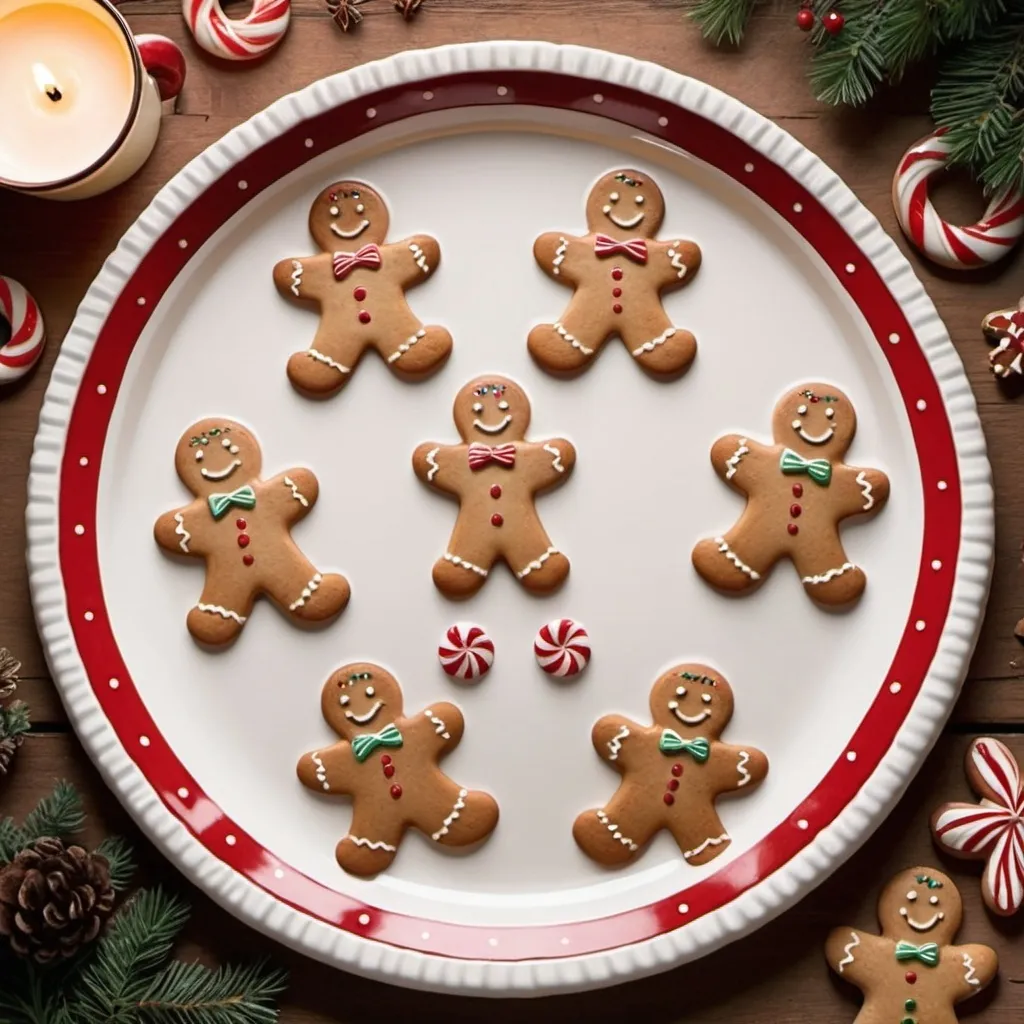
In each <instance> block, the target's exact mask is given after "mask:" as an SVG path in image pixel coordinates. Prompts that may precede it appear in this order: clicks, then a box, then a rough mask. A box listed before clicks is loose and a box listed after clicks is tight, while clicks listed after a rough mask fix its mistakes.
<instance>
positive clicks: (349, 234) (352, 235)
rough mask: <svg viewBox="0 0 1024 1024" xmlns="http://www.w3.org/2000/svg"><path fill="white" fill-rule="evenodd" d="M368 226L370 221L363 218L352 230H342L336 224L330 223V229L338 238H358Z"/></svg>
mask: <svg viewBox="0 0 1024 1024" xmlns="http://www.w3.org/2000/svg"><path fill="white" fill-rule="evenodd" d="M369 226H370V222H369V221H368V220H364V221H363V222H362V224H360V225H359V227H357V228H356V229H355V230H353V231H342V230H341V228H339V227H338V225H337V224H331V230H332V231H333V232H334V233H335V234H336V235H337V236H338V237H339V238H358V237H359V236H360V235H361V234H362V233H363V232H364V231H365V230H366V229H367V228H368V227H369Z"/></svg>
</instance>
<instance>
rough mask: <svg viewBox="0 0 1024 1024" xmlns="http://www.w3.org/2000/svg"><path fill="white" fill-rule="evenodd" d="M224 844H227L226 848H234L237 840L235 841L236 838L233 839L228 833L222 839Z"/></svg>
mask: <svg viewBox="0 0 1024 1024" xmlns="http://www.w3.org/2000/svg"><path fill="white" fill-rule="evenodd" d="M224 842H225V843H227V844H228V846H234V845H235V843H237V842H238V840H237V839H236V838H235V837H234V836H233V835H231V833H230V832H229V833H228V834H227V835H226V836H225V837H224Z"/></svg>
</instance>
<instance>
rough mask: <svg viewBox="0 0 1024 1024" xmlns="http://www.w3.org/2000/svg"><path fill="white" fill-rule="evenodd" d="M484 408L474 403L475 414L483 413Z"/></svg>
mask: <svg viewBox="0 0 1024 1024" xmlns="http://www.w3.org/2000/svg"><path fill="white" fill-rule="evenodd" d="M483 411H484V407H483V406H482V405H481V404H480V403H479V402H474V403H473V412H483Z"/></svg>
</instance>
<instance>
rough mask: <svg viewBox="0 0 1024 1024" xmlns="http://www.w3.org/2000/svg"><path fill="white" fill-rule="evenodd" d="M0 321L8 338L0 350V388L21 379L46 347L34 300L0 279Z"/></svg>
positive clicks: (18, 287)
mask: <svg viewBox="0 0 1024 1024" xmlns="http://www.w3.org/2000/svg"><path fill="white" fill-rule="evenodd" d="M0 318H2V319H4V320H6V321H7V323H8V325H9V326H10V329H11V338H10V341H8V342H7V344H6V345H4V346H2V347H0V384H10V383H11V382H12V381H16V380H19V379H20V378H21V377H24V376H25V374H26V373H28V371H29V370H31V369H32V367H33V366H35V364H36V363H37V362H38V360H39V357H40V356H41V355H42V354H43V346H44V345H45V344H46V329H45V327H44V326H43V318H42V316H41V315H40V313H39V306H38V305H37V304H36V300H35V299H33V298H32V296H31V295H29V293H28V292H27V291H25V289H24V288H23V287H22V286H21V285H20V284H18V282H17V281H14V280H12V279H11V278H9V277H4V276H3V275H0Z"/></svg>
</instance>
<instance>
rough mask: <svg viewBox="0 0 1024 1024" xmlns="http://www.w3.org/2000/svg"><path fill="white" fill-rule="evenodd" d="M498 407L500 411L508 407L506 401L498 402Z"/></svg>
mask: <svg viewBox="0 0 1024 1024" xmlns="http://www.w3.org/2000/svg"><path fill="white" fill-rule="evenodd" d="M498 408H499V409H500V410H501V411H502V412H504V411H505V410H506V409H507V408H508V402H499V403H498Z"/></svg>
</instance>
